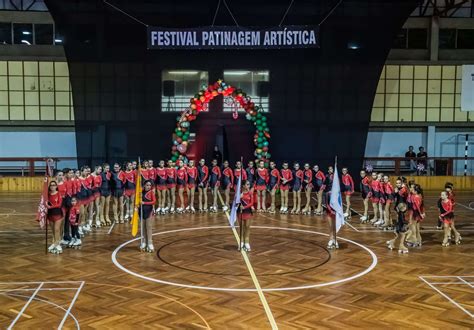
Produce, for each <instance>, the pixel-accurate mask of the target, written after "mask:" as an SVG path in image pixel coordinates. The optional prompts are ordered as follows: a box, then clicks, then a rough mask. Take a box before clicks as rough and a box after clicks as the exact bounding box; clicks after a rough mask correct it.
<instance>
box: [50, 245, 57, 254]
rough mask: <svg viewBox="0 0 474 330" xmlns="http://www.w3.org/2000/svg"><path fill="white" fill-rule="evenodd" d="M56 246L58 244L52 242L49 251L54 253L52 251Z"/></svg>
mask: <svg viewBox="0 0 474 330" xmlns="http://www.w3.org/2000/svg"><path fill="white" fill-rule="evenodd" d="M55 247H56V245H54V243H53V244H51V245H50V246H49V248H48V252H50V253H53V252H52V251H53V250H54V248H55Z"/></svg>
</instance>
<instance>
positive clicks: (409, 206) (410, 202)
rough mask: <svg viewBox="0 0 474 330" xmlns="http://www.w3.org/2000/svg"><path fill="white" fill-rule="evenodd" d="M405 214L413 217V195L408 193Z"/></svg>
mask: <svg viewBox="0 0 474 330" xmlns="http://www.w3.org/2000/svg"><path fill="white" fill-rule="evenodd" d="M406 201H407V213H408V215H409V216H411V215H413V194H412V193H411V192H408V194H407V199H406Z"/></svg>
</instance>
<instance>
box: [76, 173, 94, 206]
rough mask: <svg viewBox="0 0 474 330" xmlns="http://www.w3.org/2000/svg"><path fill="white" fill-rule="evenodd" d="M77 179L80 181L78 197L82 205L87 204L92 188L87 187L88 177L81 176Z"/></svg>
mask: <svg viewBox="0 0 474 330" xmlns="http://www.w3.org/2000/svg"><path fill="white" fill-rule="evenodd" d="M77 181H78V182H79V189H78V193H77V199H78V201H79V203H80V204H81V205H87V204H89V197H90V195H91V194H90V190H89V189H88V188H87V178H84V177H82V176H80V177H79V178H78V180H77Z"/></svg>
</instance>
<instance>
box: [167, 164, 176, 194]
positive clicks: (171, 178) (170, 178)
mask: <svg viewBox="0 0 474 330" xmlns="http://www.w3.org/2000/svg"><path fill="white" fill-rule="evenodd" d="M166 187H167V188H168V189H171V188H175V187H176V168H174V167H167V168H166Z"/></svg>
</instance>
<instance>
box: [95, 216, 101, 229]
mask: <svg viewBox="0 0 474 330" xmlns="http://www.w3.org/2000/svg"><path fill="white" fill-rule="evenodd" d="M101 226H102V223H101V222H100V220H99V219H98V218H97V219H95V227H96V228H100V227H101Z"/></svg>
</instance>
